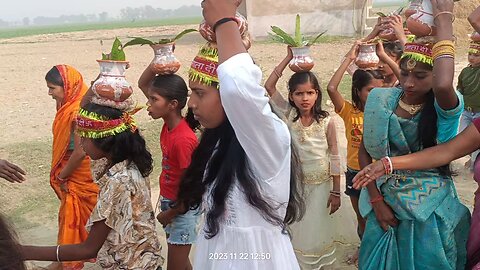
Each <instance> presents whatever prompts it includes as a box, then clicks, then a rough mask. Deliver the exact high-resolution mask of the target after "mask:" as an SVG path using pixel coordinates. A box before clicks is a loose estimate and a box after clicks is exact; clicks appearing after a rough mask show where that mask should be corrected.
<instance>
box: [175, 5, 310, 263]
mask: <svg viewBox="0 0 480 270" xmlns="http://www.w3.org/2000/svg"><path fill="white" fill-rule="evenodd" d="M202 6H203V7H204V16H205V20H206V22H207V23H208V24H209V25H214V24H215V22H217V21H218V20H220V19H221V18H225V19H223V23H221V24H220V25H219V26H218V27H216V31H215V33H216V37H217V41H218V44H216V45H207V46H206V47H204V48H202V49H201V50H200V53H199V55H197V57H196V58H195V59H194V61H193V63H192V66H191V69H190V71H189V75H190V81H189V86H190V88H191V89H192V93H191V95H190V99H189V101H188V106H189V107H190V108H191V109H192V110H193V113H194V114H195V118H196V119H197V120H198V121H199V122H200V123H201V124H202V126H203V127H205V131H204V133H203V134H202V138H201V140H200V143H199V145H198V147H197V149H196V150H195V151H194V153H193V155H192V161H191V164H190V166H189V167H188V168H187V169H186V171H185V174H184V177H183V178H182V181H181V184H180V190H179V193H178V198H177V207H183V208H185V209H189V208H196V207H200V205H202V209H203V210H204V213H205V224H204V226H203V229H202V230H201V233H200V234H199V236H198V238H197V242H196V247H195V254H194V264H193V267H194V269H198V270H227V269H228V270H230V269H234V270H247V269H248V270H266V269H275V270H298V269H299V265H298V263H297V260H296V258H295V253H294V251H293V247H292V244H291V242H290V238H289V236H288V234H287V233H286V232H285V230H284V228H285V224H288V223H291V222H293V221H295V220H297V219H298V215H297V213H299V212H301V211H298V207H297V206H298V205H299V203H298V201H297V200H298V199H299V196H298V193H296V191H297V189H296V186H295V185H293V186H292V185H291V184H290V183H291V179H292V180H293V181H292V183H293V184H295V183H296V181H295V177H291V161H292V159H291V152H292V150H291V145H290V140H291V138H290V133H289V131H288V127H287V125H286V124H285V123H284V122H283V121H282V120H280V119H279V118H278V117H277V116H276V115H275V114H274V113H273V112H272V109H271V107H270V105H269V99H268V98H267V97H265V95H264V93H265V89H264V88H263V87H262V86H261V85H260V81H261V78H262V73H261V71H260V68H259V67H257V66H256V65H255V64H254V63H253V60H252V58H251V57H250V56H249V55H248V54H247V53H246V51H245V48H244V47H243V44H242V40H241V36H240V33H239V31H238V27H237V25H236V24H235V22H234V20H233V19H231V17H233V16H234V14H230V13H229V12H230V11H234V10H235V7H234V6H233V2H232V1H228V0H220V1H219V0H205V1H203V2H202ZM225 6H228V7H229V8H228V10H223V8H225ZM220 11H221V12H220ZM218 12H220V13H221V14H217V15H212V13H213V14H215V13H218ZM217 25H218V24H217ZM216 48H218V54H217V49H216ZM217 57H218V58H217ZM217 59H220V61H219V62H220V65H219V66H218V69H217V65H218V64H219V63H218V62H217V61H218V60H217ZM217 72H218V77H217ZM293 172H295V170H293ZM174 207H175V206H174Z"/></svg>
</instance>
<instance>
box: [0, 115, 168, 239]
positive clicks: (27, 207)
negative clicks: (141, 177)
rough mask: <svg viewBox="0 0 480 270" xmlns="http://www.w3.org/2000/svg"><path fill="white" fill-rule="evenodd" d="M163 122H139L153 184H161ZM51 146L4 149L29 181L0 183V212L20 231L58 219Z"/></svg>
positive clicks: (48, 142) (25, 144) (34, 144)
mask: <svg viewBox="0 0 480 270" xmlns="http://www.w3.org/2000/svg"><path fill="white" fill-rule="evenodd" d="M162 125H163V122H162V121H147V122H142V123H141V124H140V127H141V132H142V135H143V136H144V138H145V140H146V142H147V147H148V149H149V150H150V152H151V153H152V156H153V159H154V170H153V172H152V174H151V175H150V182H151V185H152V187H157V186H158V176H159V175H160V172H161V169H162V166H161V161H162V151H161V148H160V142H159V138H160V131H161V128H162ZM51 145H52V142H51V140H50V139H48V140H43V141H28V142H22V143H16V144H11V145H8V146H7V147H5V151H6V152H7V153H8V154H9V156H10V157H12V158H11V160H12V161H14V162H15V163H16V164H18V165H19V166H21V167H22V168H23V169H24V170H25V171H26V172H27V181H26V182H25V183H22V184H10V183H6V182H5V181H1V182H0V198H1V199H0V202H1V203H0V212H2V213H3V214H5V215H6V216H8V218H9V219H10V220H11V221H12V222H13V223H14V224H15V226H16V227H17V228H19V229H21V230H24V229H30V228H34V227H36V226H40V225H42V224H44V223H50V222H56V219H57V216H58V209H59V206H60V202H59V200H58V198H57V196H56V195H55V192H54V191H53V189H52V188H51V187H50V184H49V181H50V161H51V155H52V154H51V151H52V146H51ZM157 195H158V194H152V196H157Z"/></svg>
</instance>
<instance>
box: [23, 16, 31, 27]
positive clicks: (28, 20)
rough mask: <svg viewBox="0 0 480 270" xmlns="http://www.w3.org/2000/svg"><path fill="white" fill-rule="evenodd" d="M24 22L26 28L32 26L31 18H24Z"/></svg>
mask: <svg viewBox="0 0 480 270" xmlns="http://www.w3.org/2000/svg"><path fill="white" fill-rule="evenodd" d="M22 21H23V25H24V26H29V25H30V18H29V17H25V18H23V20H22Z"/></svg>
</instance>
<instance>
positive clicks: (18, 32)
mask: <svg viewBox="0 0 480 270" xmlns="http://www.w3.org/2000/svg"><path fill="white" fill-rule="evenodd" d="M201 20H202V18H201V17H188V18H174V19H162V20H139V21H116V22H106V23H90V24H64V25H49V26H36V27H35V26H32V27H15V28H5V29H0V39H6V38H14V37H23V36H33V35H41V34H54V33H66V32H78V31H88V30H107V29H118V28H137V27H149V26H162V25H179V24H197V23H199V22H200V21H201Z"/></svg>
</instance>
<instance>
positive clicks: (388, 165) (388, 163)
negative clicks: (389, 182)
mask: <svg viewBox="0 0 480 270" xmlns="http://www.w3.org/2000/svg"><path fill="white" fill-rule="evenodd" d="M380 160H381V161H382V164H383V168H384V169H385V174H386V175H389V174H392V172H393V167H392V160H391V159H390V158H389V157H383V158H381V159H380Z"/></svg>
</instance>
